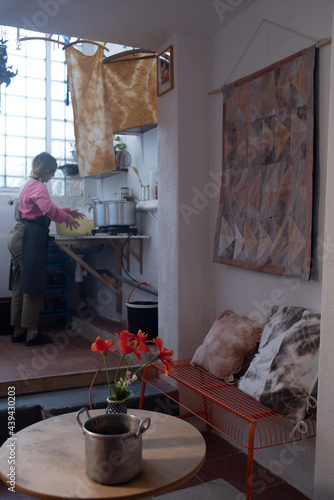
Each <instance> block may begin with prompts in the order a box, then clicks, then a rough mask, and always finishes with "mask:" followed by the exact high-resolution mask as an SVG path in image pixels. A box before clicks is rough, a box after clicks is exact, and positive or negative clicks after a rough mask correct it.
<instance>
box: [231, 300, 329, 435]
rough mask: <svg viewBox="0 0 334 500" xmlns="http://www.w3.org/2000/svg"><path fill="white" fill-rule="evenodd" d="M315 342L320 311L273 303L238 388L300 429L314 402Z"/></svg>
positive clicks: (316, 363)
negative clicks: (254, 351)
mask: <svg viewBox="0 0 334 500" xmlns="http://www.w3.org/2000/svg"><path fill="white" fill-rule="evenodd" d="M319 342H320V314H318V313H315V312H313V311H310V310H308V309H304V308H302V307H278V306H275V307H273V308H272V309H271V311H270V313H269V315H268V317H267V321H266V324H265V326H264V330H263V333H262V338H261V342H260V346H259V351H258V354H256V355H255V357H254V359H253V360H252V362H251V364H250V366H249V368H248V370H247V372H246V373H245V375H244V376H243V377H242V379H241V380H240V382H239V389H240V390H242V391H243V392H245V393H247V394H249V395H250V396H252V397H254V398H255V399H257V400H258V401H260V402H261V403H262V404H264V405H266V406H269V407H270V408H272V409H273V410H274V411H276V412H277V413H280V414H282V415H284V416H285V417H287V418H288V419H289V420H291V421H292V422H293V423H294V424H298V425H299V428H300V429H301V431H303V428H304V429H305V426H306V424H305V422H304V419H306V418H308V417H309V416H310V415H311V414H312V413H313V410H314V408H315V406H316V399H315V396H316V389H317V380H318V364H319ZM300 426H301V427H300Z"/></svg>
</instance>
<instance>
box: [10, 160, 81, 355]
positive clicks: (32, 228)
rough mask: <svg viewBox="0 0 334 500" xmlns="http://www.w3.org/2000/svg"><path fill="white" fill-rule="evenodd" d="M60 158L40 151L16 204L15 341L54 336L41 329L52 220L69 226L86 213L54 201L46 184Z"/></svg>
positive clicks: (13, 253)
mask: <svg viewBox="0 0 334 500" xmlns="http://www.w3.org/2000/svg"><path fill="white" fill-rule="evenodd" d="M56 170H57V161H56V159H55V158H54V157H53V156H51V155H50V154H49V153H45V152H44V153H40V154H39V155H37V156H35V158H34V159H33V161H32V169H31V172H30V176H29V177H28V179H27V181H26V182H25V183H24V184H23V186H22V188H21V191H20V196H19V199H18V201H17V203H16V206H15V219H16V220H17V223H16V225H15V226H14V228H13V229H12V231H11V234H10V237H9V240H8V248H9V251H10V253H11V257H12V267H11V286H12V303H11V325H13V326H14V333H13V334H12V341H13V342H25V345H27V346H33V345H38V344H45V343H48V342H50V341H51V339H50V338H49V337H48V336H46V335H42V333H41V332H40V331H39V330H38V318H39V313H40V310H41V308H42V304H43V296H44V293H45V289H46V278H47V267H46V260H47V253H48V240H49V225H50V222H51V220H52V221H55V222H65V224H66V226H68V227H70V228H71V229H72V228H76V227H78V226H80V224H79V222H78V221H77V220H76V219H83V218H84V217H85V215H84V214H82V213H80V212H79V211H78V210H71V209H70V208H67V207H66V208H59V207H57V206H56V205H55V204H54V203H52V201H51V198H50V195H49V192H48V190H47V187H46V185H45V184H46V183H47V182H48V181H49V180H50V179H51V178H52V177H53V176H54V173H55V171H56Z"/></svg>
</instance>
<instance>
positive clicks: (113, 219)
mask: <svg viewBox="0 0 334 500" xmlns="http://www.w3.org/2000/svg"><path fill="white" fill-rule="evenodd" d="M106 207H107V220H108V225H109V226H134V225H135V224H136V204H135V202H134V201H127V200H115V201H107V202H106Z"/></svg>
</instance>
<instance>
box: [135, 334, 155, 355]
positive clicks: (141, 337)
mask: <svg viewBox="0 0 334 500" xmlns="http://www.w3.org/2000/svg"><path fill="white" fill-rule="evenodd" d="M146 338H147V333H143V332H142V331H141V330H138V333H137V336H136V342H137V345H138V352H151V351H150V348H149V347H148V345H147V344H146V342H147V340H146Z"/></svg>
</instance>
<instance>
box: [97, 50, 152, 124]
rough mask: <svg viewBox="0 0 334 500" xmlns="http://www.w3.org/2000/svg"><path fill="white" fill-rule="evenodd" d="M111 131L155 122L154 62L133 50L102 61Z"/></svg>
mask: <svg viewBox="0 0 334 500" xmlns="http://www.w3.org/2000/svg"><path fill="white" fill-rule="evenodd" d="M104 69H105V81H106V85H107V91H108V97H109V103H110V114H111V121H112V125H113V130H114V132H115V133H116V132H121V131H122V130H126V129H130V128H136V127H142V126H145V125H152V124H154V123H157V61H156V56H155V54H154V53H145V52H143V51H142V52H139V51H133V52H131V53H126V52H125V53H123V54H122V53H120V54H117V55H115V56H111V57H109V58H106V59H105V60H104Z"/></svg>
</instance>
